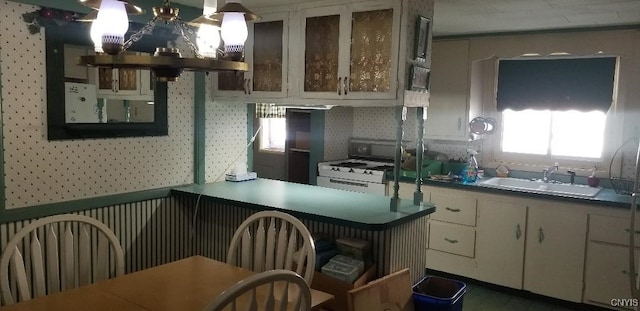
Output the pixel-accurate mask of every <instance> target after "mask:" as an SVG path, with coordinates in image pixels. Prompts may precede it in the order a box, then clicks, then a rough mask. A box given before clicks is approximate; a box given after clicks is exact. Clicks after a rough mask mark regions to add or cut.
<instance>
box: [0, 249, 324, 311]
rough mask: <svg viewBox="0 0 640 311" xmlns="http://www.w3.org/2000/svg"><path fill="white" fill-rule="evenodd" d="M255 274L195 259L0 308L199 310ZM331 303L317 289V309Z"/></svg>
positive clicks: (314, 304)
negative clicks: (226, 290)
mask: <svg viewBox="0 0 640 311" xmlns="http://www.w3.org/2000/svg"><path fill="white" fill-rule="evenodd" d="M253 274H255V272H253V271H250V270H247V269H243V268H240V267H236V266H233V265H230V264H227V263H224V262H220V261H216V260H213V259H210V258H207V257H203V256H192V257H188V258H185V259H182V260H178V261H174V262H171V263H167V264H164V265H160V266H156V267H153V268H149V269H145V270H141V271H138V272H134V273H130V274H125V275H122V276H119V277H116V278H112V279H109V280H105V281H101V282H98V283H94V284H90V285H86V286H82V287H78V288H74V289H70V290H66V291H63V292H60V293H55V294H51V295H47V296H42V297H38V298H35V299H32V300H29V301H25V302H21V303H17V304H13V305H9V306H5V307H2V308H0V310H2V311H5V310H6V311H13V310H16V311H17V310H30V311H39V310H74V311H76V310H92V311H96V310H97V311H102V310H105V311H106V310H127V311H129V310H130V311H137V310H157V311H162V310H167V311H168V310H171V311H175V310H185V311H187V310H198V311H199V310H203V309H204V307H205V306H207V305H208V304H209V303H210V302H211V301H213V300H214V299H215V297H216V296H218V295H219V294H220V293H222V292H223V291H224V290H225V289H227V288H229V287H230V286H232V285H233V284H235V283H237V282H238V281H240V280H242V279H244V278H246V277H248V276H250V275H253ZM258 295H260V294H258ZM331 299H333V295H331V294H328V293H325V292H321V291H318V290H314V289H312V290H311V306H312V310H314V309H317V308H319V307H320V306H321V305H322V304H323V303H324V302H327V301H329V300H331Z"/></svg>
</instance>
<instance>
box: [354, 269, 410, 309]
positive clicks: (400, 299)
mask: <svg viewBox="0 0 640 311" xmlns="http://www.w3.org/2000/svg"><path fill="white" fill-rule="evenodd" d="M347 302H348V304H349V311H413V310H414V306H413V292H412V290H411V277H410V275H409V269H404V270H400V271H397V272H394V273H391V274H389V275H387V276H384V277H382V278H379V279H377V280H373V281H371V282H369V283H367V285H364V286H361V287H358V288H356V289H352V290H350V291H349V292H348V294H347Z"/></svg>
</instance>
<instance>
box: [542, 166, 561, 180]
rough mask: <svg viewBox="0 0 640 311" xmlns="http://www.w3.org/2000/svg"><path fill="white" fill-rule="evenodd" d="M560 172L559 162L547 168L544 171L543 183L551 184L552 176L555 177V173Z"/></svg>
mask: <svg viewBox="0 0 640 311" xmlns="http://www.w3.org/2000/svg"><path fill="white" fill-rule="evenodd" d="M557 171H558V162H555V163H553V166H551V167H549V168H545V169H544V170H542V181H543V182H549V179H550V178H551V175H553V173H555V172H557Z"/></svg>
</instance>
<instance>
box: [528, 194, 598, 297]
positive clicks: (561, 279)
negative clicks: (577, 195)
mask: <svg viewBox="0 0 640 311" xmlns="http://www.w3.org/2000/svg"><path fill="white" fill-rule="evenodd" d="M530 203H531V204H529V212H528V213H529V214H528V219H527V240H526V250H525V254H526V256H525V260H524V284H523V289H525V290H528V291H531V292H534V293H537V294H542V295H545V296H550V297H554V298H559V299H564V300H569V301H573V302H581V301H582V286H583V271H584V254H585V244H586V236H587V211H586V208H585V207H584V206H580V205H574V204H560V203H555V202H551V201H531V202H530Z"/></svg>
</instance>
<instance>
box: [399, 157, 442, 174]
mask: <svg viewBox="0 0 640 311" xmlns="http://www.w3.org/2000/svg"><path fill="white" fill-rule="evenodd" d="M442 165H443V163H442V162H440V161H437V160H422V170H421V172H420V175H422V176H421V177H429V176H430V175H440V174H442ZM416 174H417V173H416V171H408V170H400V176H402V177H409V178H416Z"/></svg>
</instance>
